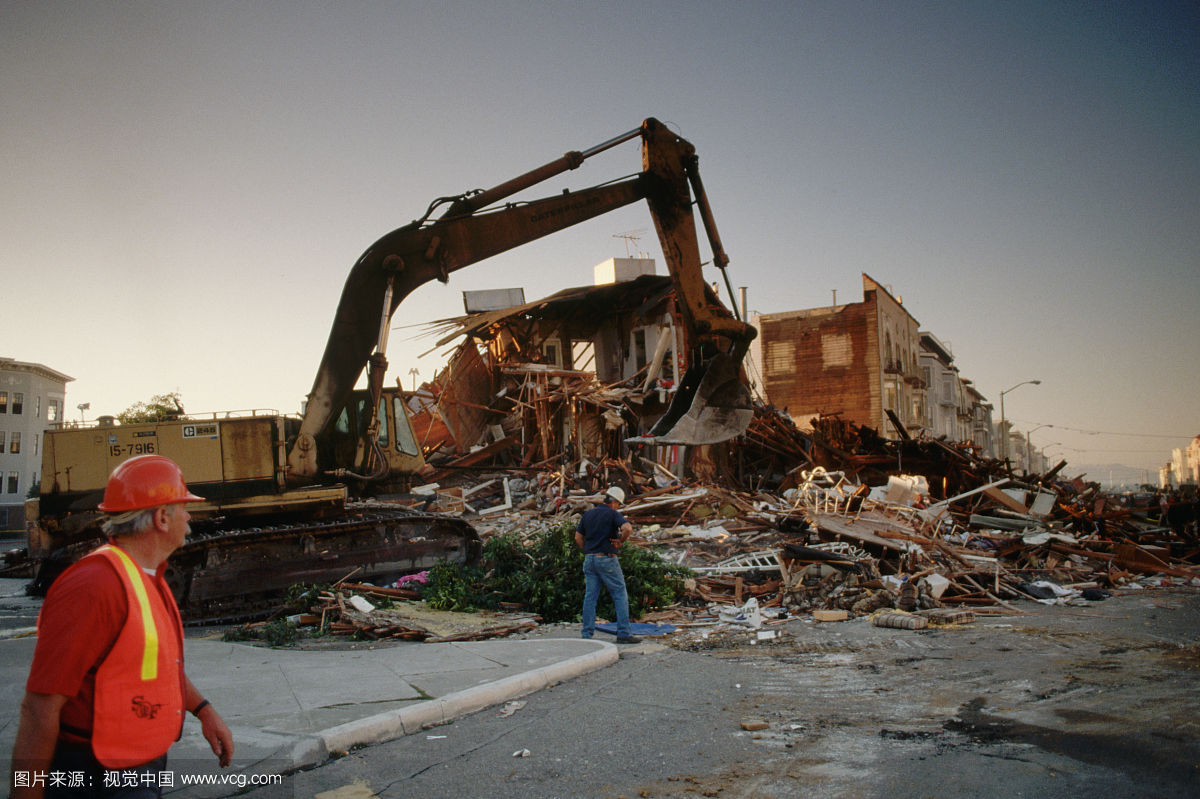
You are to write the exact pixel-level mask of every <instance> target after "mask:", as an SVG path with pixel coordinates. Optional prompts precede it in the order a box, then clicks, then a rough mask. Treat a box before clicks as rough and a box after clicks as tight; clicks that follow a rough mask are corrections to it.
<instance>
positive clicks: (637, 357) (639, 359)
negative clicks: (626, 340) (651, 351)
mask: <svg viewBox="0 0 1200 799" xmlns="http://www.w3.org/2000/svg"><path fill="white" fill-rule="evenodd" d="M645 365H646V328H644V327H639V328H638V329H637V330H635V331H633V368H634V369H637V370H639V371H640V370H641V369H642V367H644V366H645Z"/></svg>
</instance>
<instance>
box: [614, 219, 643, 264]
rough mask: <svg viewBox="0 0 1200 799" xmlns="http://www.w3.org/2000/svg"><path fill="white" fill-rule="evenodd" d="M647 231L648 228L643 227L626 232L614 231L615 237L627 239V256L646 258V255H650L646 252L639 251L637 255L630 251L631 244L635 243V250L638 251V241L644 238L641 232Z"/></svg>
mask: <svg viewBox="0 0 1200 799" xmlns="http://www.w3.org/2000/svg"><path fill="white" fill-rule="evenodd" d="M645 232H646V228H644V227H643V228H638V229H637V230H627V231H625V232H624V233H614V234H613V238H614V239H625V257H626V258H634V257H637V258H646V257H648V255H647V254H646V253H644V252H639V253H638V254H637V255H636V256H635V255H631V254H630V252H629V247H630V245H631V244H632V245H633V249H634V251H635V252H636V251H637V243H638V241H640V240H641V238H642V236H641V234H642V233H645Z"/></svg>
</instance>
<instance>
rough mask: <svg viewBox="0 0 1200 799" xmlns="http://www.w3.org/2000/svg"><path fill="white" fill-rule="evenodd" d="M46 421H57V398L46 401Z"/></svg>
mask: <svg viewBox="0 0 1200 799" xmlns="http://www.w3.org/2000/svg"><path fill="white" fill-rule="evenodd" d="M46 421H47V422H57V421H58V400H55V399H52V400H50V401H49V402H47V403H46Z"/></svg>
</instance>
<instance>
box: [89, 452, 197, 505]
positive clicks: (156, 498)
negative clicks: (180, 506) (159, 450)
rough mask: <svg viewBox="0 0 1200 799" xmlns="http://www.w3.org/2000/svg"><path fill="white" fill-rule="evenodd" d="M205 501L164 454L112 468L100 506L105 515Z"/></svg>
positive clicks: (141, 458) (173, 462) (130, 460)
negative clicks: (190, 488) (190, 489)
mask: <svg viewBox="0 0 1200 799" xmlns="http://www.w3.org/2000/svg"><path fill="white" fill-rule="evenodd" d="M203 499H204V498H203V497H198V496H196V495H195V494H193V493H192V492H191V491H188V487H187V483H185V482H184V481H183V472H182V471H181V470H180V468H179V465H178V464H176V463H175V461H173V460H171V459H170V458H164V457H163V456H162V455H138V456H137V457H136V458H130V459H129V460H127V461H125V462H124V463H122V464H121V465H119V466H118V467H117V468H115V469H113V472H112V474H111V475H109V477H108V485H107V486H105V488H104V501H103V502H101V503H100V504H99V505H98V506H97V507H98V508H99V509H100V510H102V511H104V512H105V513H123V512H125V511H130V510H142V509H143V508H156V507H158V506H159V505H170V504H172V503H175V502H201V501H203Z"/></svg>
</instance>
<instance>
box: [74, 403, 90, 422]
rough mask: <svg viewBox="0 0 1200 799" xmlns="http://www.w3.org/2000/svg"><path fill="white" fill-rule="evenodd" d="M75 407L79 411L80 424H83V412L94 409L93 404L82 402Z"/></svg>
mask: <svg viewBox="0 0 1200 799" xmlns="http://www.w3.org/2000/svg"><path fill="white" fill-rule="evenodd" d="M75 407H76V408H78V409H79V423H80V424H83V412H84V411H86V410H89V409H90V408H91V407H92V403H90V402H81V403H79V404H78V405H76V406H75Z"/></svg>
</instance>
